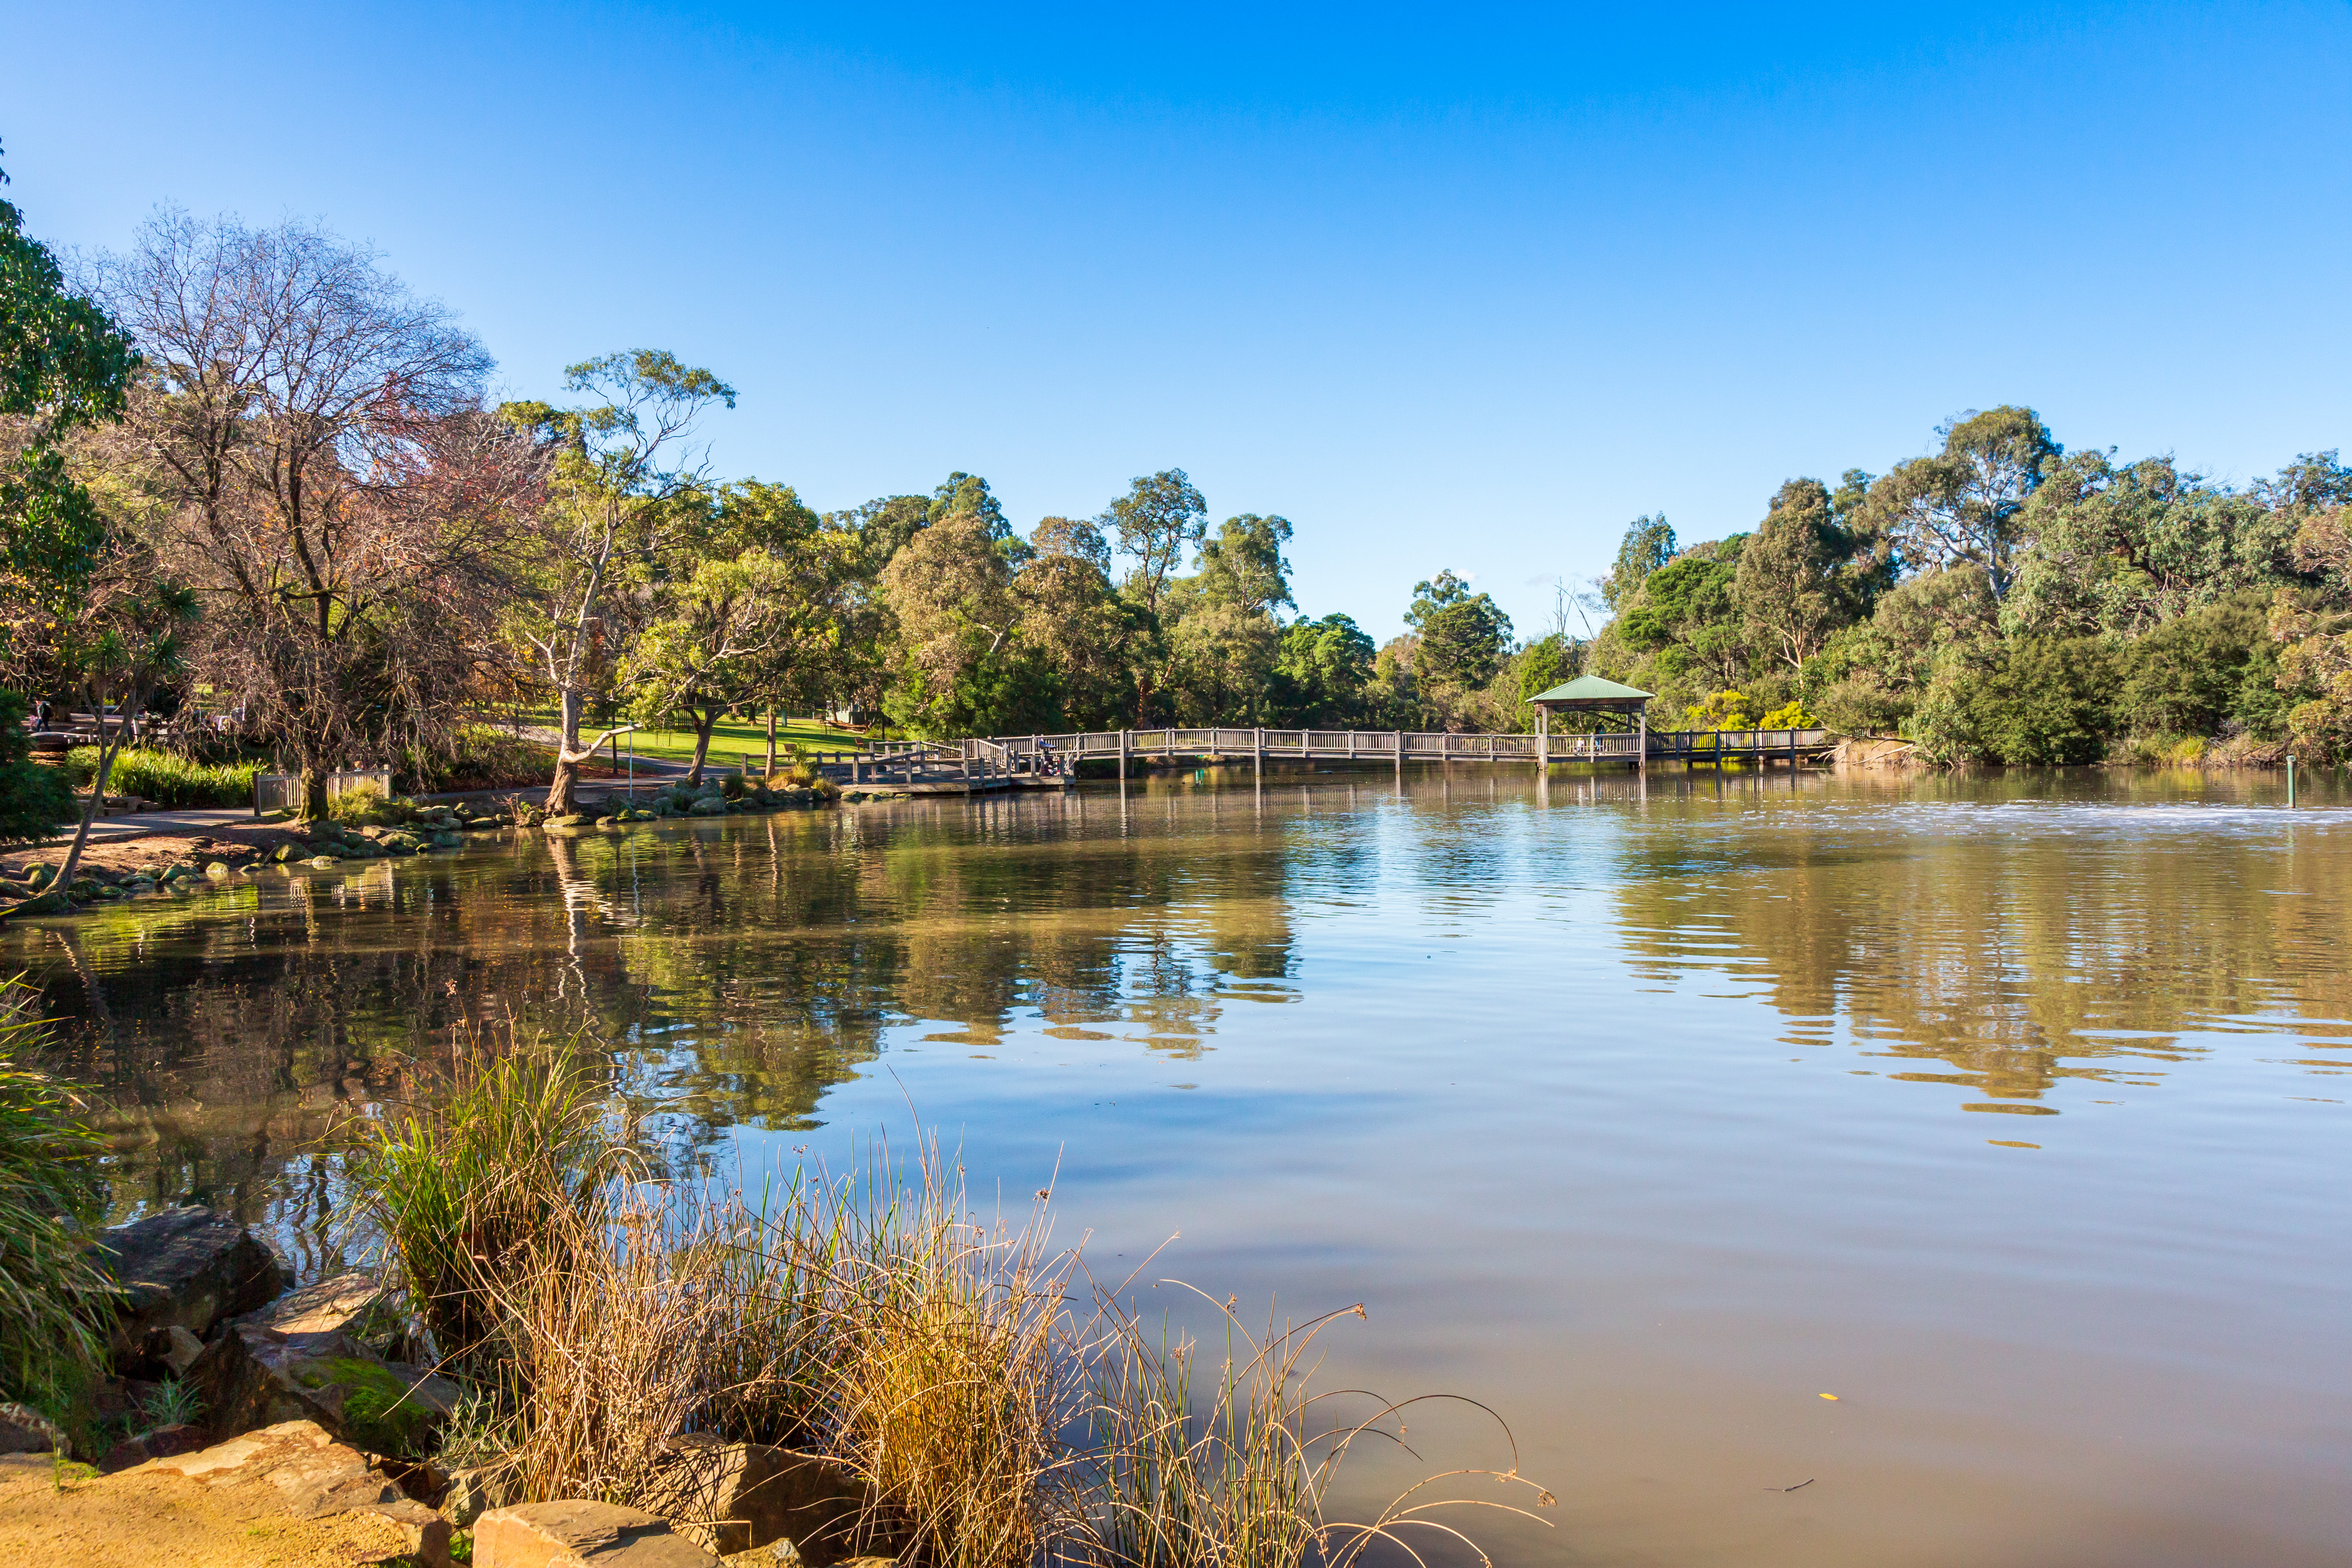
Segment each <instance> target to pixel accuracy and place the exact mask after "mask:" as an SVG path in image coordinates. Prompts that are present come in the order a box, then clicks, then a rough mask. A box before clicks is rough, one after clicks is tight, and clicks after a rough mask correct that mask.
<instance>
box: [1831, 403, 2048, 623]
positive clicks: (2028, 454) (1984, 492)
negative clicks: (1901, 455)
mask: <svg viewBox="0 0 2352 1568" xmlns="http://www.w3.org/2000/svg"><path fill="white" fill-rule="evenodd" d="M1937 434H1938V435H1940V436H1942V437H1943V438H1944V449H1943V450H1942V451H1941V452H1940V453H1937V454H1936V455H1933V456H1929V457H1915V458H1913V459H1911V460H1910V461H1909V462H1907V463H1899V464H1897V465H1895V468H1894V469H1893V471H1891V472H1890V473H1888V474H1887V475H1886V476H1885V478H1883V479H1880V480H1877V481H1876V482H1875V483H1874V484H1873V485H1872V486H1871V487H1870V495H1869V499H1868V500H1867V502H1866V503H1865V504H1864V512H1865V515H1866V517H1867V519H1868V522H1869V524H1870V525H1871V526H1872V527H1873V528H1875V529H1876V530H1878V531H1880V532H1882V533H1884V534H1885V535H1886V537H1887V538H1889V539H1890V540H1892V542H1893V543H1894V545H1895V549H1897V550H1898V551H1899V552H1900V554H1901V558H1902V561H1903V564H1904V566H1905V567H1906V569H1907V570H1912V571H1923V570H1937V569H1938V568H1943V567H1949V566H1954V565H1958V564H1959V563H1960V562H1963V561H1965V562H1968V563H1969V564H1972V565H1974V566H1977V567H1979V568H1981V569H1982V570H1983V571H1984V574H1985V581H1986V584H1987V585H1988V586H1989V587H1990V589H1991V591H1992V596H1993V598H1994V600H1995V601H2000V600H2002V599H2005V598H2007V597H2008V595H2009V590H2010V585H2011V582H2013V581H2014V580H2015V578H2016V573H2017V565H2018V558H2019V556H2020V554H2021V552H2022V551H2023V549H2024V548H2025V544H2026V529H2025V526H2024V522H2023V518H2022V516H2021V514H2022V513H2023V512H2024V509H2025V504H2026V502H2027V501H2028V500H2029V499H2031V498H2032V495H2033V492H2034V491H2035V489H2037V488H2038V487H2039V486H2041V484H2042V477H2043V476H2044V475H2045V474H2046V473H2047V472H2048V470H2049V468H2050V465H2052V464H2053V462H2055V461H2056V459H2057V458H2058V456H2059V455H2060V454H2061V453H2062V452H2063V448H2062V447H2060V445H2059V444H2057V442H2055V441H2053V440H2052V439H2051V436H2050V432H2049V430H2048V428H2047V427H2045V426H2044V425H2043V424H2042V420H2041V418H2040V416H2039V415H2037V414H2036V413H2034V412H2033V411H2032V409H2030V408H2020V407H2016V406H2014V405H2010V404H2004V405H2002V406H2001V407H2000V408H1995V409H1989V410H1987V411H1986V412H1984V413H1969V414H1967V415H1964V416H1962V417H1960V418H1958V419H1956V420H1953V421H1951V422H1949V423H1946V424H1944V425H1942V426H1940V427H1938V428H1937Z"/></svg>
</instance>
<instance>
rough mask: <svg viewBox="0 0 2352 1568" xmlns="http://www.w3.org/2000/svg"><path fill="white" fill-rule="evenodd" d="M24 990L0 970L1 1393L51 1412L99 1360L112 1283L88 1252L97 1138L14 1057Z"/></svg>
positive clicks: (27, 1024)
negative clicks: (101, 1323)
mask: <svg viewBox="0 0 2352 1568" xmlns="http://www.w3.org/2000/svg"><path fill="white" fill-rule="evenodd" d="M32 996H33V993H32V990H31V988H29V987H27V986H26V984H25V983H24V980H23V978H22V977H16V978H14V979H8V980H0V1397H6V1398H11V1399H20V1400H22V1401H24V1402H25V1403H26V1404H28V1405H32V1406H36V1407H37V1408H40V1409H44V1410H47V1411H50V1412H52V1413H53V1414H59V1413H62V1409H63V1406H65V1405H66V1404H67V1403H68V1401H69V1399H70V1398H71V1396H73V1394H74V1393H75V1392H76V1391H77V1390H78V1389H79V1387H80V1386H81V1385H83V1384H85V1383H86V1382H87V1381H88V1380H89V1378H90V1377H91V1376H92V1375H93V1374H94V1371H95V1368H96V1367H97V1365H98V1362H99V1357H100V1353H101V1352H102V1351H103V1349H104V1343H103V1341H102V1339H101V1338H100V1334H99V1333H98V1330H97V1328H96V1327H95V1323H96V1321H97V1318H98V1314H99V1312H100V1310H101V1309H102V1308H103V1307H104V1305H105V1303H106V1301H107V1300H108V1298H109V1297H110V1296H111V1295H112V1293H113V1291H114V1285H113V1282H112V1281H110V1280H109V1279H108V1278H107V1276H106V1274H105V1272H104V1271H103V1270H101V1269H100V1266H99V1264H98V1262H97V1260H96V1259H95V1258H94V1257H93V1256H92V1253H91V1250H90V1241H91V1237H90V1227H91V1226H92V1225H93V1224H94V1223H95V1222H96V1220H97V1219H98V1218H99V1213H100V1187H99V1184H98V1181H97V1162H98V1155H99V1153H100V1146H101V1145H100V1143H99V1140H98V1138H97V1136H96V1134H93V1133H91V1132H90V1131H89V1129H88V1128H87V1127H85V1126H83V1125H82V1124H81V1123H80V1122H79V1120H78V1119H77V1113H78V1112H79V1109H80V1107H79V1104H78V1103H76V1102H75V1100H74V1098H73V1097H72V1096H71V1095H70V1094H68V1092H66V1091H64V1090H63V1089H61V1088H59V1087H58V1085H57V1084H56V1083H55V1082H51V1081H50V1080H49V1079H48V1078H47V1076H45V1075H43V1074H42V1073H39V1072H37V1071H32V1070H31V1069H30V1068H28V1067H26V1066H25V1065H24V1064H23V1059H24V1057H25V1056H26V1054H27V1053H29V1052H30V1051H32V1050H33V1049H34V1048H35V1047H37V1046H38V1045H39V1044H40V1043H41V1040H42V1039H43V1036H44V1030H43V1026H42V1025H41V1024H40V1022H39V1021H38V1020H37V1019H35V1018H34V1017H33V1016H32V1015H31V1013H30V1011H29V1008H30V1003H31V1001H32Z"/></svg>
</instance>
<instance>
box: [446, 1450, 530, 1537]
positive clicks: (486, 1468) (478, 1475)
mask: <svg viewBox="0 0 2352 1568" xmlns="http://www.w3.org/2000/svg"><path fill="white" fill-rule="evenodd" d="M513 1479H514V1478H513V1475H512V1473H511V1472H510V1471H509V1470H508V1469H506V1467H504V1466H501V1465H469V1466H467V1468H466V1469H461V1470H451V1471H450V1472H449V1484H448V1485H447V1486H446V1487H445V1488H444V1489H443V1490H442V1492H441V1517H442V1518H444V1519H446V1520H447V1521H449V1522H450V1523H451V1524H453V1525H455V1526H457V1528H458V1529H459V1530H471V1529H472V1528H473V1527H474V1521H476V1520H478V1519H479V1518H481V1517H482V1515H483V1514H485V1513H488V1511H490V1510H491V1509H494V1508H505V1507H507V1506H508V1505H509V1504H510V1503H512V1502H513V1501H515V1496H514V1490H513Z"/></svg>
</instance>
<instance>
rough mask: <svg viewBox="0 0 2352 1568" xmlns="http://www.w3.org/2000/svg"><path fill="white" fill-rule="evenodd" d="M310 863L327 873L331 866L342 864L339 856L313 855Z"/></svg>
mask: <svg viewBox="0 0 2352 1568" xmlns="http://www.w3.org/2000/svg"><path fill="white" fill-rule="evenodd" d="M310 863H311V864H312V865H314V866H317V867H318V868H319V869H320V871H325V870H327V869H328V868H329V867H331V866H338V865H341V864H342V860H341V857H340V856H337V855H312V856H311V857H310Z"/></svg>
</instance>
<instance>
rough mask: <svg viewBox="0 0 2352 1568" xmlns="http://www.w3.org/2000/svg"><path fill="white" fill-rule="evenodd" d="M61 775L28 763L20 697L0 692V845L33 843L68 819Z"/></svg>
mask: <svg viewBox="0 0 2352 1568" xmlns="http://www.w3.org/2000/svg"><path fill="white" fill-rule="evenodd" d="M74 814H75V813H74V799H73V786H72V785H71V784H70V783H68V781H67V775H66V774H65V773H64V772H63V771H61V770H59V769H58V768H51V767H49V766H48V765H47V763H43V762H36V761H35V760H33V742H32V738H31V737H29V736H28V735H26V733H25V699H24V698H23V697H21V696H19V695H16V693H15V692H5V691H0V844H21V843H36V842H38V841H40V840H42V839H46V838H47V837H48V836H49V835H50V834H51V833H53V832H55V831H57V830H58V828H60V827H62V826H63V825H65V824H66V823H68V822H69V821H73V819H74Z"/></svg>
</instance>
